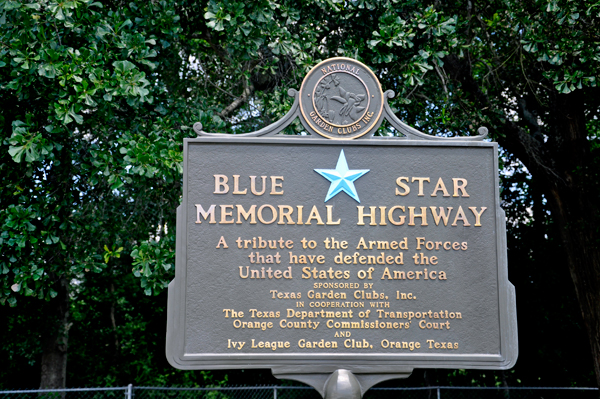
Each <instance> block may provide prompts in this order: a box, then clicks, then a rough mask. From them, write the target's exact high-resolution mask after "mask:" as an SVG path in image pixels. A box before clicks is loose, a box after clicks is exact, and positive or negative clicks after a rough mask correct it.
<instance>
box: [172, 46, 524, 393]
mask: <svg viewBox="0 0 600 399" xmlns="http://www.w3.org/2000/svg"><path fill="white" fill-rule="evenodd" d="M290 94H291V95H293V96H295V98H296V101H295V103H294V106H293V107H292V110H290V112H289V113H288V115H286V117H284V118H283V119H282V120H281V121H279V122H277V123H276V124H274V125H273V126H270V127H267V128H265V129H263V130H261V131H258V132H254V133H249V134H246V135H238V136H232V135H220V134H210V133H205V132H203V131H202V129H201V126H200V125H199V124H197V125H196V126H195V129H196V131H197V132H198V133H199V137H198V138H196V139H186V140H185V143H184V176H183V186H184V192H183V198H182V204H181V206H180V207H179V208H178V217H177V260H176V276H175V279H174V280H173V281H172V282H171V284H170V285H169V304H168V328H167V358H168V360H169V362H170V363H171V364H172V365H173V366H174V367H177V368H181V369H226V368H270V369H272V370H273V373H274V374H275V375H276V376H281V377H287V378H293V379H298V380H301V381H305V382H308V383H310V384H312V385H313V386H315V387H316V388H317V389H318V390H319V392H321V393H322V394H325V393H326V391H327V390H328V389H330V391H331V389H333V391H335V390H336V389H338V393H339V390H340V389H342V390H343V389H346V388H347V389H350V391H352V390H353V389H354V391H356V389H358V390H359V391H360V394H362V393H364V391H365V390H366V389H368V387H369V386H371V385H373V384H374V383H376V382H379V381H382V380H384V379H388V378H393V377H400V376H406V375H408V374H410V372H411V371H412V369H413V368H416V367H420V368H478V369H506V368H510V367H512V365H513V364H514V363H515V361H516V358H517V333H516V313H515V296H514V288H513V286H512V285H511V284H510V282H509V281H508V277H507V266H506V242H505V241H506V237H505V236H506V233H505V217H504V212H503V211H502V210H501V209H500V206H499V192H498V186H499V184H498V167H497V160H498V153H497V144H496V143H493V142H488V141H483V140H482V139H483V137H484V134H481V135H479V136H473V137H465V138H459V139H444V138H438V137H432V136H428V135H425V134H423V133H421V132H418V131H416V130H415V129H412V128H410V127H408V126H406V125H405V124H403V123H402V122H401V121H399V120H398V119H397V118H396V117H395V116H394V115H393V113H392V112H391V110H390V109H389V106H388V105H387V98H390V97H391V96H393V93H392V92H386V93H382V91H381V88H380V86H379V82H378V81H377V78H376V76H375V75H374V74H373V73H372V72H371V71H370V70H369V68H368V67H366V66H364V65H363V64H361V63H359V62H357V61H355V60H350V59H345V58H344V59H333V60H327V61H325V62H323V63H321V64H319V65H318V66H316V67H315V68H314V69H313V70H312V71H311V72H310V73H309V74H308V75H307V77H306V78H305V80H304V82H303V84H302V88H301V90H300V92H296V91H293V90H291V91H290ZM296 117H298V118H300V120H301V122H302V123H303V125H304V126H305V128H306V130H307V131H308V132H309V133H311V136H305V137H299V136H283V135H279V134H277V133H279V132H280V131H281V130H282V129H283V128H284V127H285V126H287V125H289V124H290V123H291V121H293V119H295V118H296ZM383 118H387V119H388V121H390V123H391V125H392V126H394V128H395V129H396V130H397V131H398V132H400V133H403V134H404V135H405V137H403V138H392V139H384V138H380V139H375V138H372V137H371V136H372V134H373V133H374V132H375V131H376V129H377V127H379V125H380V124H381V121H382V119H383ZM480 133H485V129H480ZM325 138H333V139H335V140H326V139H325ZM355 138H361V139H360V140H352V139H355ZM331 373H334V377H335V376H337V379H338V380H339V379H340V378H341V377H340V373H342V374H344V375H345V376H348V375H350V376H351V377H352V378H354V377H353V376H354V375H356V376H357V378H358V380H353V381H356V386H358V387H359V388H356V387H355V388H352V387H350V388H348V387H349V385H348V386H346V388H343V387H344V386H343V385H339V383H338V385H335V384H334V385H333V388H331V384H330V385H329V386H330V388H327V386H326V385H325V381H326V380H327V378H329V379H330V380H331V378H330V377H329V375H330V374H331ZM350 385H351V384H350ZM336 386H337V388H336ZM333 391H331V392H333ZM354 391H353V392H354ZM331 392H330V393H329V396H335V392H334V393H331Z"/></svg>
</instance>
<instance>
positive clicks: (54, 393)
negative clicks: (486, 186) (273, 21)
mask: <svg viewBox="0 0 600 399" xmlns="http://www.w3.org/2000/svg"><path fill="white" fill-rule="evenodd" d="M599 397H600V392H599V390H598V388H536V387H526V388H524V387H499V388H482V387H419V388H371V389H370V390H369V391H367V393H365V395H364V399H563V398H565V399H588V398H589V399H591V398H594V399H598V398H599ZM0 399H321V395H319V393H318V392H317V391H315V390H314V389H313V388H309V387H286V386H268V387H266V386H265V387H219V388H158V387H134V386H132V385H129V386H127V387H119V388H72V389H46V390H17V391H0Z"/></svg>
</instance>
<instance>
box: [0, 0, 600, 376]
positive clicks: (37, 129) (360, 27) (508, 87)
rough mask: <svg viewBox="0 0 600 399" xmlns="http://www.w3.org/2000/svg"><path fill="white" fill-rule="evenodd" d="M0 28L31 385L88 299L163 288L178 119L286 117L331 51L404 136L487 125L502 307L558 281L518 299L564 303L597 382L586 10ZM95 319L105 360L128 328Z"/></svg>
mask: <svg viewBox="0 0 600 399" xmlns="http://www.w3.org/2000/svg"><path fill="white" fill-rule="evenodd" d="M0 25H1V26H2V29H0V106H1V107H2V114H1V116H0V124H1V126H2V151H0V180H1V182H0V224H1V225H0V247H1V252H0V270H1V272H2V276H3V277H2V280H0V302H2V303H3V304H5V305H10V306H17V308H18V306H22V305H21V302H23V303H24V305H23V306H24V307H26V306H27V305H26V304H29V303H30V301H31V300H33V299H34V298H37V300H38V301H39V303H40V306H41V307H42V308H43V309H45V311H44V312H42V313H41V314H40V315H37V316H35V315H32V317H41V318H42V319H44V320H46V322H47V323H49V324H50V325H53V326H54V327H53V328H48V329H45V330H43V331H40V334H41V336H43V338H41V339H40V342H39V346H40V348H41V349H38V351H39V352H38V353H39V354H40V355H41V356H42V361H41V364H42V385H43V386H58V385H61V384H64V378H65V376H64V375H58V374H56V373H54V376H53V377H52V376H50V374H52V372H51V371H50V374H49V375H48V376H47V377H44V367H46V368H49V369H48V370H55V369H56V368H54V369H53V368H52V366H51V365H52V364H54V365H57V364H61V363H60V362H64V361H66V351H67V347H68V342H69V341H68V336H69V335H68V332H69V330H70V329H71V331H72V336H73V337H77V336H78V335H77V334H79V333H80V332H81V331H85V328H84V326H86V325H89V326H91V325H93V324H94V323H95V322H96V321H94V320H97V319H98V317H99V314H100V313H103V312H101V311H100V312H99V313H94V311H93V310H85V306H87V305H88V304H89V303H90V301H91V302H92V303H96V302H97V303H98V306H99V307H102V306H108V309H109V311H108V313H109V314H111V310H110V309H113V311H112V312H113V313H112V314H113V315H114V314H121V315H123V317H125V316H124V315H125V314H128V313H127V312H125V311H124V309H125V308H127V306H128V305H126V304H127V303H132V304H133V303H135V304H136V305H132V306H133V307H132V308H131V309H138V307H139V306H141V305H139V304H142V303H149V302H144V301H145V300H144V299H141V298H142V297H139V296H137V294H136V296H133V297H131V298H130V299H127V300H124V299H123V298H126V297H127V294H126V293H125V292H124V291H122V286H121V285H122V284H123V283H124V282H128V283H129V284H130V283H131V278H130V277H131V276H129V273H133V274H134V276H135V277H137V278H138V279H139V282H140V284H141V289H142V290H143V291H144V292H145V293H146V294H156V295H164V288H165V287H166V284H167V283H168V281H169V280H170V279H171V278H172V273H173V264H174V257H173V253H174V252H173V251H174V233H175V229H174V227H175V216H174V215H175V208H176V207H177V205H178V204H179V197H180V193H181V160H182V155H181V148H182V147H181V143H182V139H183V138H184V137H192V136H193V135H194V134H193V130H192V129H191V126H192V124H193V123H194V122H201V123H202V124H203V126H204V129H205V130H206V131H214V132H228V133H240V132H247V131H252V130H256V129H258V128H260V127H263V126H265V125H267V124H269V123H271V122H273V121H275V120H277V119H278V118H280V117H281V116H282V115H284V114H285V112H286V111H287V110H288V109H289V107H290V106H291V102H292V100H291V98H289V97H288V96H287V94H286V93H287V89H289V88H299V86H300V84H301V81H302V78H303V76H304V75H305V74H306V73H307V72H308V71H309V70H310V68H312V67H313V66H314V65H315V64H317V63H318V62H319V61H321V60H324V59H326V58H330V57H336V56H344V57H353V58H357V59H359V60H360V61H362V62H364V63H365V64H367V65H369V66H371V67H372V68H373V69H374V71H375V72H376V73H377V75H378V77H379V78H380V81H381V84H382V86H383V87H384V88H385V89H393V90H394V91H395V92H396V97H395V99H394V100H393V101H392V105H393V107H394V108H395V111H396V112H397V115H398V116H399V117H400V118H401V119H403V120H405V121H406V122H407V123H409V124H411V125H413V126H415V127H417V128H419V129H420V130H423V131H425V132H428V133H430V134H439V135H470V134H474V133H475V131H476V129H477V127H479V126H487V127H488V128H489V129H490V132H491V134H492V136H493V138H494V139H495V140H497V141H498V142H499V143H500V145H501V146H502V147H503V149H504V150H505V156H503V158H502V159H501V160H500V161H501V166H504V167H506V170H507V171H510V170H511V169H512V171H511V172H510V173H506V175H505V176H504V179H503V185H504V191H503V199H504V200H505V201H506V204H507V210H508V216H509V230H510V234H511V237H513V238H511V240H510V243H511V246H510V251H509V254H510V260H509V267H510V273H511V279H513V277H514V281H516V282H518V283H517V294H518V298H519V300H521V298H523V297H525V298H528V297H529V292H528V291H530V288H531V287H530V286H528V285H527V284H528V283H527V281H532V280H536V281H535V283H532V284H535V289H533V290H531V292H534V293H536V294H535V298H542V297H544V298H548V296H549V294H548V292H550V291H548V288H547V287H562V288H561V290H562V291H561V292H562V293H563V295H564V296H562V295H561V296H559V297H553V296H551V295H550V298H549V299H552V300H548V301H539V300H536V301H533V302H531V303H535V304H539V306H541V307H542V308H543V309H540V311H539V313H536V317H539V318H540V320H542V319H543V320H549V319H551V318H556V317H558V315H560V317H566V316H565V315H566V314H569V312H567V310H570V309H572V307H573V306H575V304H574V302H573V300H572V298H571V297H570V295H571V296H573V295H576V297H577V300H578V306H579V313H578V314H577V315H573V316H572V317H573V319H570V320H571V323H572V324H573V325H574V326H577V327H574V328H575V329H576V330H577V331H583V330H585V331H586V332H587V334H588V337H589V340H588V342H589V346H588V347H587V348H590V347H591V353H592V355H593V364H594V365H595V370H596V375H597V376H600V338H599V337H600V297H599V295H600V294H598V293H600V255H599V254H600V252H599V248H598V246H599V242H600V236H599V232H598V228H597V227H596V226H598V213H599V211H598V206H599V205H598V204H600V198H599V197H600V195H599V183H598V182H599V179H598V177H599V173H598V169H599V166H600V163H599V161H598V160H599V159H600V156H599V153H598V151H599V150H598V131H599V129H598V110H599V102H600V96H599V95H598V93H597V92H598V88H597V79H598V74H599V73H600V72H599V71H600V68H599V66H600V38H599V36H598V32H599V31H600V3H598V2H595V1H591V0H583V1H579V2H573V1H567V0H530V1H517V0H502V1H500V0H497V1H496V0H492V1H485V2H484V1H479V0H464V1H463V0H458V1H454V2H439V1H413V0H382V1H366V0H353V1H347V2H343V1H339V0H315V1H311V2H305V1H300V2H298V1H286V0H281V1H270V0H258V1H255V2H251V3H248V2H242V1H238V0H224V1H219V2H217V1H213V0H211V1H208V2H195V1H186V0H178V1H170V0H163V1H150V2H140V1H131V2H121V1H106V2H102V3H100V2H92V1H91V0H72V1H62V2H56V1H51V0H41V1H37V2H32V3H25V2H20V1H9V0H0ZM300 132H302V126H301V125H300V124H299V123H296V124H295V125H293V126H291V127H290V128H289V129H288V131H287V133H290V134H296V133H300ZM378 134H382V135H395V134H397V132H395V131H394V130H393V129H391V128H389V127H388V126H386V125H384V126H383V127H382V128H381V129H380V131H379V133H378ZM515 165H516V166H515ZM542 269H543V272H542ZM552 276H561V277H560V278H557V279H554V278H552ZM566 276H570V277H571V279H572V281H573V283H574V284H573V285H569V286H568V287H567V286H566V285H565V284H566V283H565V278H566ZM528 279H532V280H528ZM98 281H102V283H101V284H99V285H98V286H96V285H94V284H96V283H97V282H98ZM538 281H539V282H540V283H539V284H542V283H541V282H543V284H542V285H538ZM519 284H523V285H522V286H521V287H520V286H519ZM111 287H112V288H111ZM520 288H522V290H521V289H520ZM552 289H555V288H552ZM111 290H112V291H111ZM161 293H163V294H161ZM92 297H93V298H94V299H93V300H92V299H90V298H92ZM558 298H561V301H557V300H556V299H558ZM94 301H96V302H94ZM130 301H131V302H130ZM34 303H35V302H34ZM101 304H102V305H101ZM559 307H561V308H560V309H558V308H559ZM521 309H526V311H525V313H527V314H529V313H530V312H531V309H532V308H531V307H528V306H523V305H522V302H519V310H520V311H521ZM546 315H547V316H546ZM128 317H129V316H128ZM148 317H149V316H148ZM569 317H571V316H569ZM519 318H520V322H521V321H524V323H523V322H521V325H523V324H525V325H530V324H529V322H530V320H529V319H526V318H525V319H524V318H523V316H521V315H520V316H519ZM11 320H12V319H11ZM536 320H537V319H536ZM24 323H25V322H24ZM102 323H104V324H102V325H104V328H106V329H107V330H106V331H107V333H106V336H105V337H109V336H112V341H111V342H112V343H111V344H110V345H113V346H114V348H115V350H116V352H115V353H124V352H123V350H124V347H126V346H127V344H126V342H127V339H126V337H125V335H127V334H129V333H131V331H136V330H135V328H134V327H132V325H131V324H128V322H127V321H125V320H122V319H119V317H116V318H114V317H113V318H112V319H111V318H110V317H109V318H108V319H105V320H104V321H103V322H102ZM556 323H559V321H556ZM126 325H127V326H129V327H131V328H129V327H127V328H124V329H122V328H121V327H122V326H126ZM532 325H535V323H533V322H532ZM544 326H545V327H544V328H547V329H548V331H552V329H553V328H554V324H553V322H552V323H550V324H544ZM532 328H534V327H532ZM98 329H99V330H102V328H100V327H98ZM98 329H97V330H98ZM521 331H523V330H521ZM521 334H523V332H521ZM522 337H523V335H522ZM526 337H529V335H526ZM73 339H75V338H73ZM76 342H80V343H81V342H82V341H76ZM525 342H528V341H527V340H526V341H525ZM29 344H32V343H31V342H30V343H29ZM29 344H28V345H29ZM578 344H581V345H584V344H583V343H581V342H578ZM32 345H33V344H32ZM28 347H29V346H28ZM546 347H548V348H550V347H551V344H550V343H548V344H547V346H546ZM119 348H121V349H120V350H117V349H119ZM563 348H564V347H563ZM580 349H581V350H583V351H586V350H587V351H590V350H589V349H586V347H585V345H584V346H583V347H580ZM527 350H529V348H527V349H526V351H527ZM531 350H532V351H534V350H535V349H534V348H531ZM550 350H551V349H548V351H550ZM523 351H524V349H523V347H522V349H521V356H522V358H523ZM557 351H558V352H559V353H558V352H557V353H556V356H557V357H560V358H561V359H572V358H571V357H570V355H569V354H567V353H565V351H564V349H563V350H560V351H559V350H557ZM71 352H72V349H71ZM82 352H84V351H83V349H82ZM11 353H12V352H11ZM15 353H16V352H15ZM526 353H528V352H526ZM544 353H545V354H544V356H548V355H547V353H546V352H544ZM60 356H63V357H62V358H61V357H60ZM94 356H98V354H97V353H96V354H95V355H94ZM143 356H149V355H143ZM540 356H541V355H540ZM92 357H93V356H92ZM525 358H526V359H532V358H534V357H533V355H532V356H531V357H528V356H525ZM61 359H62V360H61ZM528 361H529V360H528ZM117 363H118V362H117ZM115 364H116V363H115ZM554 364H556V362H554ZM44 365H46V366H44ZM107 367H109V366H107ZM517 367H519V366H517ZM113 372H114V369H113ZM59 374H60V373H59ZM525 374H526V373H525ZM583 374H584V375H585V373H583ZM488 375H489V374H488ZM497 375H500V374H497ZM438 377H439V378H441V377H440V375H439V373H438ZM509 377H510V376H509ZM509 377H506V375H504V374H502V378H500V379H497V381H500V383H504V382H506V378H509ZM454 378H456V380H460V379H461V378H463V377H461V375H460V373H459V374H456V375H455V377H454ZM465 378H471V377H465ZM503 378H504V382H502V379H503ZM514 378H516V377H514ZM597 378H598V377H597ZM484 380H485V379H484ZM509 380H510V378H509ZM165 381H167V380H165ZM482 381H483V380H482ZM576 381H582V380H581V379H576ZM511 382H513V383H514V381H513V380H511ZM107 383H110V381H109V380H107ZM549 383H551V382H549Z"/></svg>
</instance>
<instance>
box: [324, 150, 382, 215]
mask: <svg viewBox="0 0 600 399" xmlns="http://www.w3.org/2000/svg"><path fill="white" fill-rule="evenodd" d="M370 170H371V169H353V170H351V169H349V168H348V162H346V156H345V155H344V150H341V152H340V156H339V158H338V161H337V165H336V166H335V169H314V171H315V172H317V173H318V174H320V175H321V176H323V177H324V178H326V179H327V180H329V181H330V182H331V185H330V186H329V191H328V192H327V196H326V197H325V202H327V201H329V200H330V199H332V198H333V197H335V196H336V195H337V194H338V193H340V192H342V191H343V192H345V193H346V194H348V195H349V196H350V198H352V199H354V200H355V201H356V202H358V203H359V204H360V199H359V198H358V193H357V192H356V187H354V181H356V180H357V179H358V178H359V177H361V176H363V175H364V174H365V173H367V172H369V171H370Z"/></svg>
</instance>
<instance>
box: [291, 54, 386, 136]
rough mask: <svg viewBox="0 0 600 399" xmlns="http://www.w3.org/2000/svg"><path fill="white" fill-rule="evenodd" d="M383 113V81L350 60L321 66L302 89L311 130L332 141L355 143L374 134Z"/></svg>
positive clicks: (301, 94) (301, 93) (327, 62)
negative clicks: (381, 84)
mask: <svg viewBox="0 0 600 399" xmlns="http://www.w3.org/2000/svg"><path fill="white" fill-rule="evenodd" d="M382 110H383V92H382V90H381V86H380V84H379V80H378V79H377V77H376V76H375V74H374V73H373V72H372V71H371V70H370V69H369V68H368V67H367V66H365V65H364V64H362V63H360V62H358V61H356V60H353V59H350V58H331V59H328V60H325V61H323V62H321V63H320V64H318V65H317V66H315V67H314V68H313V69H312V70H311V71H310V72H309V73H308V74H307V75H306V77H305V78H304V81H303V82H302V87H301V88H300V111H301V112H302V115H303V116H304V119H305V120H306V123H307V124H308V127H309V128H310V130H312V131H314V132H315V133H318V134H320V135H321V136H324V137H327V138H330V139H355V138H357V137H361V136H363V135H365V134H367V133H369V132H371V131H372V130H373V129H374V128H376V127H378V126H379V124H380V117H381V112H382ZM311 133H312V132H311Z"/></svg>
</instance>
